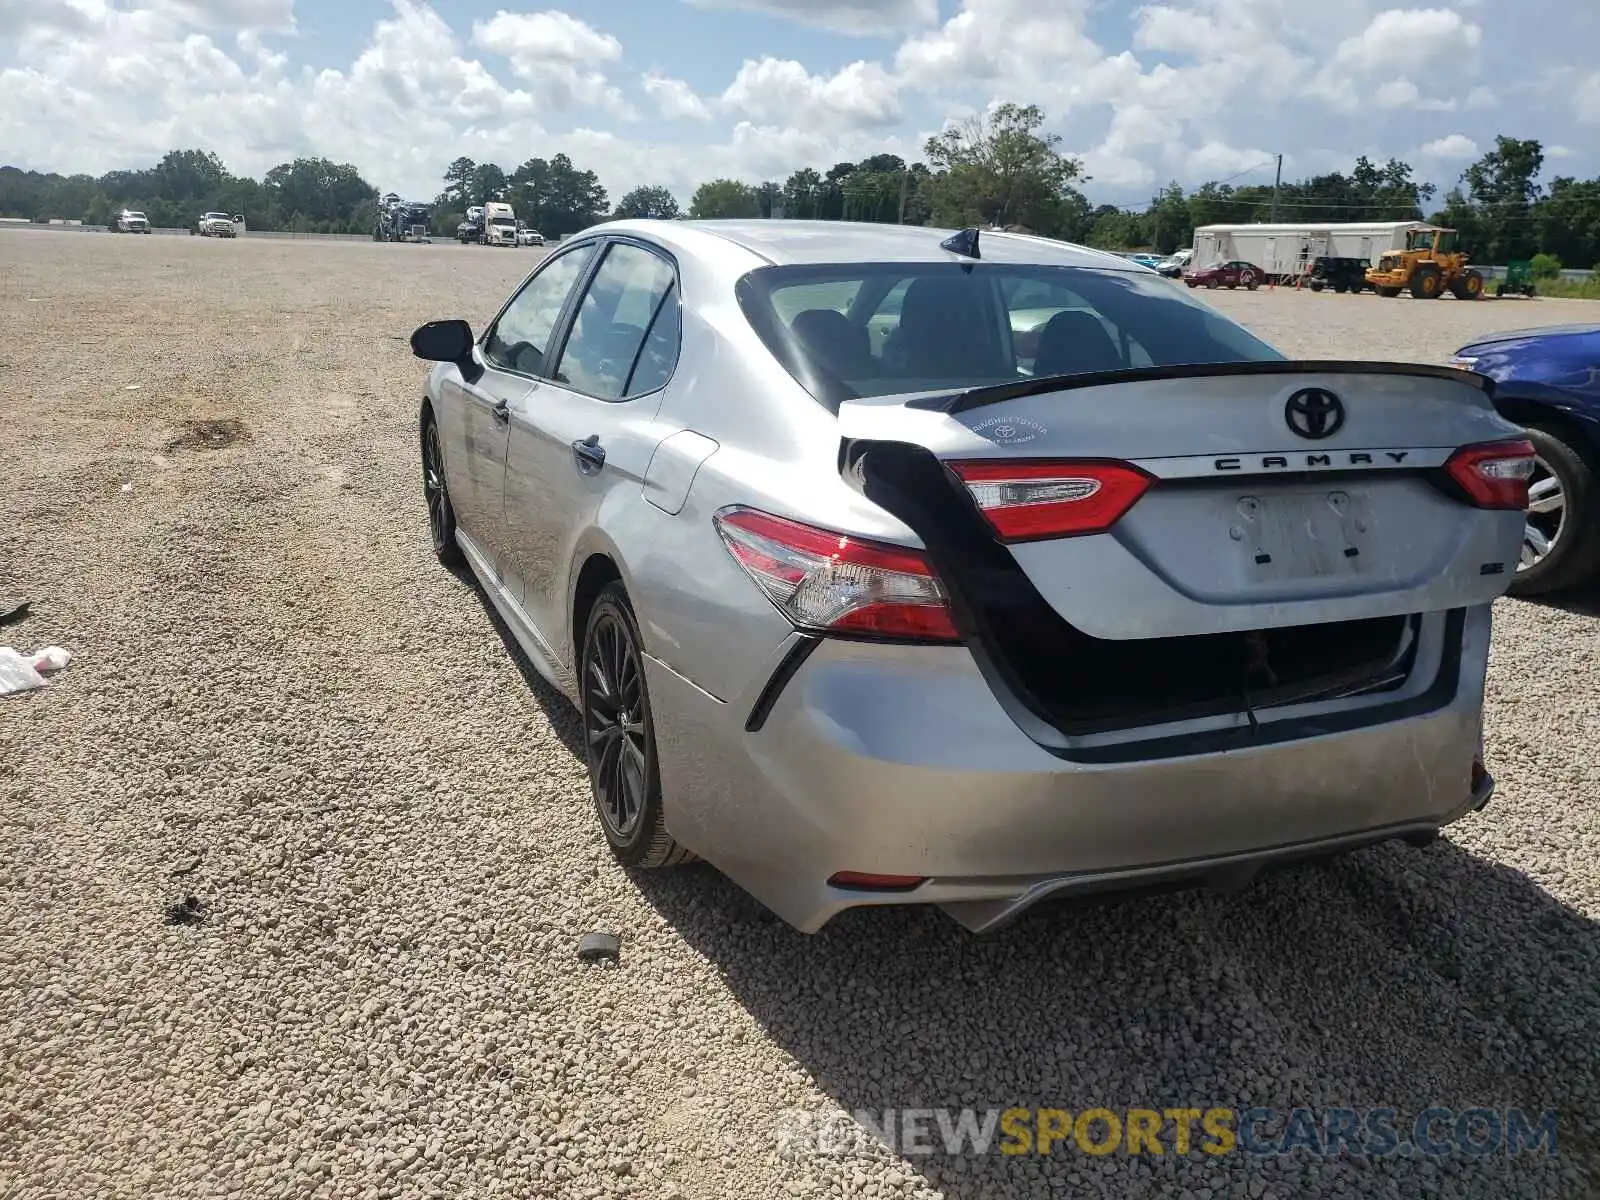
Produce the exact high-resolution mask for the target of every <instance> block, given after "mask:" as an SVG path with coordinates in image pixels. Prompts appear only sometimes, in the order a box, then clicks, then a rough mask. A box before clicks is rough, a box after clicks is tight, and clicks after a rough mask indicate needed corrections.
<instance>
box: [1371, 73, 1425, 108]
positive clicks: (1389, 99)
mask: <svg viewBox="0 0 1600 1200" xmlns="http://www.w3.org/2000/svg"><path fill="white" fill-rule="evenodd" d="M1372 98H1373V100H1375V101H1376V102H1377V104H1378V107H1379V108H1411V107H1412V106H1414V105H1415V104H1416V102H1417V101H1418V100H1420V99H1421V98H1422V93H1421V92H1419V91H1417V85H1416V84H1414V83H1412V82H1411V80H1409V79H1404V78H1401V79H1391V80H1390V81H1389V82H1388V83H1385V84H1382V85H1380V86H1379V88H1378V90H1377V91H1375V92H1373V93H1372Z"/></svg>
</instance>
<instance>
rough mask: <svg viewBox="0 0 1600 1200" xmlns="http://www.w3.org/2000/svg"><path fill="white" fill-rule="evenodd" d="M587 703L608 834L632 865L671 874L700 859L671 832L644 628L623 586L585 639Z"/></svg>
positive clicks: (595, 614)
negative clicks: (642, 644)
mask: <svg viewBox="0 0 1600 1200" xmlns="http://www.w3.org/2000/svg"><path fill="white" fill-rule="evenodd" d="M581 670H582V676H581V678H580V680H579V704H580V707H581V709H582V713H583V735H584V747H585V752H586V757H587V760H588V767H589V782H590V786H591V789H592V791H593V793H594V806H595V812H596V814H597V815H598V816H599V818H600V828H601V830H602V831H603V832H604V833H605V835H606V841H607V842H608V843H609V844H610V846H611V851H612V853H613V854H615V855H616V857H617V859H618V860H619V861H620V862H622V863H623V864H624V865H626V866H636V867H666V866H674V865H676V864H678V863H681V862H687V861H688V860H689V859H690V858H691V857H692V855H690V853H689V852H688V851H687V850H685V849H683V848H682V847H681V846H679V845H678V844H677V843H676V842H675V841H673V839H672V837H671V836H670V835H669V834H668V833H667V831H666V825H665V823H664V821H663V819H662V809H661V774H660V770H659V767H658V765H657V762H656V743H655V723H654V720H653V719H652V716H651V711H650V693H649V688H648V686H647V684H646V682H645V674H644V655H643V653H642V651H641V650H640V639H639V627H638V624H637V622H636V621H635V620H634V616H633V609H632V608H631V607H630V606H629V604H628V597H627V593H626V592H625V591H624V590H623V587H622V585H621V584H620V583H611V584H607V585H606V587H605V588H603V589H602V590H601V592H600V596H599V598H598V599H597V600H596V601H595V604H594V608H593V609H592V610H591V611H590V613H589V622H588V627H587V629H586V631H585V633H584V638H583V657H582V659H581Z"/></svg>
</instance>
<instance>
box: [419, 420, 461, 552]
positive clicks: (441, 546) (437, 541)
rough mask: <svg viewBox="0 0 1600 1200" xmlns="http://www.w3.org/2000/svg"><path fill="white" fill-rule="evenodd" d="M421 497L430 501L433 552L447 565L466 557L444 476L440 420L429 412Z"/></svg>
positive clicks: (425, 422) (424, 436) (424, 425)
mask: <svg viewBox="0 0 1600 1200" xmlns="http://www.w3.org/2000/svg"><path fill="white" fill-rule="evenodd" d="M422 497H423V499H424V500H426V501H427V503H428V534H429V537H430V538H431V539H432V541H433V552H434V554H435V555H437V556H438V559H439V561H440V562H441V563H443V564H444V565H445V566H447V567H458V566H460V565H461V564H462V563H463V562H465V561H466V556H465V555H464V554H462V553H461V547H460V545H458V544H457V542H456V510H455V507H454V506H453V505H452V504H451V503H450V488H449V485H448V484H447V483H446V482H445V477H444V454H443V452H442V451H441V450H440V447H439V423H438V422H437V421H435V420H434V419H433V416H432V415H431V414H430V415H429V416H427V417H426V418H424V419H423V423H422Z"/></svg>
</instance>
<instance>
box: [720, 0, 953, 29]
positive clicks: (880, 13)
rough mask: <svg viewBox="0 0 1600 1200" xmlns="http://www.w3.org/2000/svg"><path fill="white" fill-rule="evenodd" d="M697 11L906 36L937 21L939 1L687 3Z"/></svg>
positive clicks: (736, 0)
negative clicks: (748, 14)
mask: <svg viewBox="0 0 1600 1200" xmlns="http://www.w3.org/2000/svg"><path fill="white" fill-rule="evenodd" d="M689 2H690V3H691V4H694V5H696V6H698V7H700V8H739V9H745V10H746V11H749V12H758V13H766V14H768V15H769V16H774V17H784V18H787V19H789V20H792V21H799V22H802V23H803V24H806V25H815V26H817V27H818V28H820V29H831V30H833V31H834V32H836V33H848V34H893V33H908V32H910V31H911V30H914V29H917V28H919V27H921V26H924V25H931V24H933V23H934V22H935V21H936V20H938V18H939V2H938V0H689Z"/></svg>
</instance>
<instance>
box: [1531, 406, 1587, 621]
mask: <svg viewBox="0 0 1600 1200" xmlns="http://www.w3.org/2000/svg"><path fill="white" fill-rule="evenodd" d="M1525 432H1526V433H1527V436H1528V440H1529V441H1530V442H1532V443H1533V449H1534V452H1535V453H1536V454H1537V455H1538V458H1537V459H1536V460H1535V461H1534V469H1533V478H1532V479H1530V480H1529V481H1528V512H1527V517H1526V524H1525V525H1524V527H1523V538H1522V557H1521V560H1520V561H1519V562H1518V564H1517V574H1516V577H1515V578H1514V579H1513V580H1512V581H1511V587H1510V589H1509V591H1510V594H1511V595H1513V596H1541V595H1544V594H1546V593H1549V592H1558V591H1565V590H1566V589H1568V588H1573V587H1578V586H1580V585H1582V584H1585V583H1587V582H1589V581H1590V580H1592V579H1594V578H1595V577H1596V576H1597V575H1600V520H1596V519H1595V518H1594V516H1593V515H1592V514H1593V513H1594V512H1595V511H1596V510H1595V504H1596V501H1597V500H1600V466H1597V464H1596V463H1595V462H1594V461H1593V459H1592V457H1591V456H1590V455H1589V454H1586V453H1585V452H1584V451H1583V450H1582V449H1580V448H1578V447H1577V446H1576V445H1574V444H1573V443H1574V440H1575V439H1574V438H1573V437H1572V435H1571V434H1569V433H1567V432H1566V431H1565V430H1564V429H1561V428H1559V427H1557V426H1550V427H1544V426H1539V425H1530V426H1528V427H1527V429H1526V431H1525Z"/></svg>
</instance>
